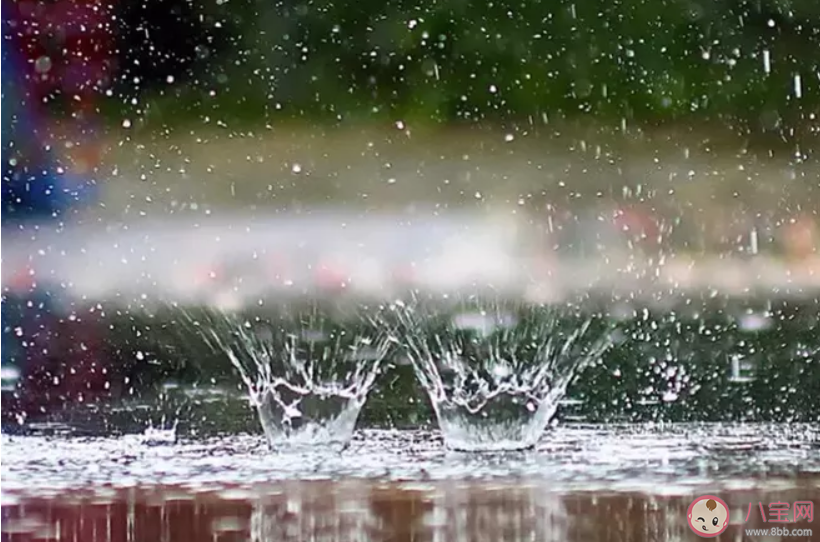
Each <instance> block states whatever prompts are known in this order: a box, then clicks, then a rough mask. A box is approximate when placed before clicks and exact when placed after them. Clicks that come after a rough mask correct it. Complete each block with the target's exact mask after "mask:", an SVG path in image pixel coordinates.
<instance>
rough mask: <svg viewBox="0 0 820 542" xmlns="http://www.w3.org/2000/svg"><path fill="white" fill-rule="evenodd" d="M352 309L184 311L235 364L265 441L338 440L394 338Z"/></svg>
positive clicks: (342, 440) (341, 442) (344, 439)
mask: <svg viewBox="0 0 820 542" xmlns="http://www.w3.org/2000/svg"><path fill="white" fill-rule="evenodd" d="M354 312H355V314H352V315H350V314H349V315H338V314H335V315H331V314H330V313H328V312H323V311H322V310H321V309H320V308H318V307H317V306H312V307H310V308H307V309H305V308H301V309H296V310H284V311H282V312H280V313H278V314H277V315H275V316H273V317H265V318H263V317H261V316H255V317H251V318H245V317H243V316H241V315H238V314H231V313H226V312H221V311H214V310H207V311H202V312H201V314H196V315H195V314H193V313H191V312H186V316H187V318H188V320H189V322H190V323H192V324H193V325H194V326H195V327H196V328H197V330H198V332H199V334H200V335H201V336H202V337H203V338H204V339H205V340H206V342H208V343H209V344H210V345H211V347H213V348H216V349H218V350H220V351H222V352H224V353H225V354H226V355H227V356H228V358H229V359H230V361H231V363H232V364H233V366H234V367H236V369H237V370H238V371H239V374H240V376H241V378H242V380H243V382H244V383H245V385H246V386H247V389H248V392H249V394H250V400H251V403H252V404H253V405H254V407H255V408H256V410H257V412H258V414H259V420H260V422H261V425H262V428H263V430H264V432H265V436H266V438H267V440H268V444H269V445H270V446H271V448H274V449H276V448H282V447H291V446H294V445H295V446H304V445H307V446H316V445H322V446H330V447H334V448H343V447H345V446H346V445H347V444H348V442H349V441H350V439H351V438H352V436H353V432H354V430H355V426H356V421H357V419H358V416H359V413H360V411H361V409H362V407H363V406H364V403H365V400H366V399H367V394H368V393H369V392H370V390H371V389H372V387H373V384H374V382H375V380H376V377H377V376H378V374H379V370H380V367H381V363H382V361H383V360H384V359H385V357H386V356H387V353H388V351H389V348H390V345H391V344H392V343H393V342H395V339H394V338H393V336H392V335H391V334H390V333H389V332H388V330H387V329H386V328H384V327H383V326H379V327H376V326H372V325H368V322H369V321H370V317H368V316H366V314H365V313H362V314H359V312H360V311H354Z"/></svg>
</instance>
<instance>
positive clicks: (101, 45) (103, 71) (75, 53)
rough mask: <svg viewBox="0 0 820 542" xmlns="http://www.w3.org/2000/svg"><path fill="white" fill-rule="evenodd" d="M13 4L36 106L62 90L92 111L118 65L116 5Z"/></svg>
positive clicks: (38, 0)
mask: <svg viewBox="0 0 820 542" xmlns="http://www.w3.org/2000/svg"><path fill="white" fill-rule="evenodd" d="M8 6H9V7H11V8H12V13H10V14H7V15H6V17H7V18H8V20H9V21H10V26H11V30H12V32H11V36H10V41H11V43H10V45H11V46H12V47H16V48H17V49H18V50H19V51H20V53H21V56H22V57H23V59H24V64H25V66H24V68H23V69H24V73H25V79H26V83H27V88H26V95H27V96H28V97H29V98H30V102H31V105H40V106H42V105H45V104H46V103H48V102H49V101H51V100H52V99H53V97H54V95H55V94H63V95H64V98H65V99H67V100H68V102H69V103H70V104H71V107H72V109H74V110H75V111H76V110H80V111H90V110H91V109H92V108H93V107H94V106H95V105H96V97H97V96H99V94H100V92H102V91H104V89H105V88H106V87H107V86H108V85H109V83H110V79H111V76H112V71H113V69H114V65H115V43H114V38H115V34H114V21H115V16H114V3H113V2H112V1H111V0H53V1H43V0H18V1H16V2H10V3H9V4H8Z"/></svg>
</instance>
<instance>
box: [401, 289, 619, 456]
mask: <svg viewBox="0 0 820 542" xmlns="http://www.w3.org/2000/svg"><path fill="white" fill-rule="evenodd" d="M458 305H459V306H458V307H457V310H456V311H455V316H454V315H453V312H448V313H443V314H442V313H441V312H440V310H438V311H435V312H434V310H432V308H431V307H428V306H426V305H425V304H424V303H420V302H418V300H416V301H414V303H413V304H411V305H405V304H403V303H397V304H396V305H395V306H394V307H393V314H394V315H395V319H396V321H397V322H398V328H399V329H400V330H401V334H402V336H403V338H404V344H405V346H406V349H407V352H408V354H409V357H410V358H411V360H412V362H413V366H414V368H415V372H416V375H417V377H418V379H419V381H420V382H421V384H422V386H423V387H424V389H425V390H426V391H427V393H428V394H429V396H430V400H431V402H432V404H433V407H434V410H435V412H436V416H437V418H438V422H439V426H440V428H441V431H442V434H443V436H444V439H445V442H446V444H447V446H448V447H449V448H451V449H455V450H461V451H481V450H512V449H526V448H531V447H533V446H535V444H536V443H537V441H538V439H539V437H540V436H541V434H542V433H543V431H544V429H545V428H546V426H547V424H548V423H549V422H550V420H551V419H552V418H553V417H554V415H555V412H556V410H557V408H558V404H559V401H560V400H561V399H562V398H563V397H564V395H565V394H566V390H567V387H568V386H569V385H570V384H571V383H572V381H573V380H574V378H575V377H576V376H577V375H578V374H579V372H580V371H581V370H582V369H583V368H584V367H586V365H587V364H589V363H590V362H593V361H595V360H597V359H599V358H600V357H601V355H602V354H603V353H604V351H605V350H606V349H607V348H608V347H609V345H610V333H609V331H610V330H609V326H608V325H606V324H605V323H604V322H605V320H604V318H603V317H595V316H590V315H584V314H582V313H580V311H577V310H576V309H574V308H572V307H570V306H565V307H553V306H526V305H521V304H517V303H512V302H501V301H488V300H478V299H471V300H467V301H464V302H460V303H459V304H458Z"/></svg>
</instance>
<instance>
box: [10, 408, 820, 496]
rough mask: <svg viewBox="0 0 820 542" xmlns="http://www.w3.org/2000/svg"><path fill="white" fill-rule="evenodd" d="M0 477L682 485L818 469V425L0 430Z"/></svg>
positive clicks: (59, 483) (40, 485) (62, 484)
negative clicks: (269, 434) (210, 434)
mask: <svg viewBox="0 0 820 542" xmlns="http://www.w3.org/2000/svg"><path fill="white" fill-rule="evenodd" d="M3 455H4V460H5V461H3V465H2V478H3V484H4V486H3V489H4V490H5V491H9V490H13V491H15V492H22V493H28V492H33V493H37V492H38V491H46V492H48V491H53V490H57V489H70V488H81V487H94V486H102V485H105V486H106V487H113V486H119V487H132V486H135V485H140V484H148V485H151V484H191V485H199V484H212V483H215V484H229V485H233V484H240V485H253V484H257V483H265V482H271V481H275V480H311V479H318V480H322V479H337V478H378V479H384V480H419V481H425V480H460V479H483V480H488V479H492V478H500V479H503V478H509V477H517V478H526V479H538V480H541V481H542V482H543V483H548V484H549V486H550V487H551V488H552V489H553V490H558V489H562V490H580V489H596V488H597V489H600V488H609V489H614V488H623V489H624V490H626V489H647V490H651V491H654V492H657V491H664V492H666V491H669V492H673V493H674V492H681V491H683V492H685V491H687V489H686V488H687V487H689V486H692V485H697V484H702V483H716V482H727V483H728V482H730V481H735V483H752V480H755V479H765V478H769V477H782V478H786V479H797V478H803V477H815V476H818V477H820V429H818V427H817V426H816V425H798V424H795V425H784V424H771V425H763V424H748V425H731V424H668V425H662V424H658V425H606V426H604V425H571V424H570V425H560V426H558V427H556V428H554V429H552V430H550V431H548V432H547V433H546V434H545V435H544V436H543V437H542V439H541V441H540V443H539V445H538V446H537V448H536V449H535V450H533V451H531V452H519V453H498V454H460V453H455V452H448V451H446V450H445V449H444V448H443V446H442V443H441V439H440V436H439V435H438V433H436V432H424V431H381V430H365V431H360V432H358V433H357V435H356V438H355V440H354V442H353V443H352V444H351V445H350V446H349V447H348V449H347V450H345V451H343V452H341V453H332V452H322V451H321V450H320V451H314V452H306V451H304V450H301V451H298V452H294V453H272V452H270V451H269V450H268V448H267V446H266V444H265V442H264V439H263V437H261V436H257V435H232V436H224V437H215V438H210V439H203V440H196V439H181V440H179V441H177V442H171V441H165V440H163V439H162V438H158V437H157V435H156V434H152V435H151V434H149V435H148V436H146V435H145V434H135V435H125V436H122V437H119V438H82V437H79V438H78V437H73V438H72V437H61V436H51V437H47V436H9V435H4V436H3Z"/></svg>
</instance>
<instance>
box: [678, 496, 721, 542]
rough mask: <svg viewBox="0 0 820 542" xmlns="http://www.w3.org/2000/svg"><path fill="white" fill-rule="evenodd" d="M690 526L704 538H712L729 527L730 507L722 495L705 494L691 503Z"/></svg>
mask: <svg viewBox="0 0 820 542" xmlns="http://www.w3.org/2000/svg"><path fill="white" fill-rule="evenodd" d="M687 521H688V522H689V528H690V529H692V531H694V533H695V534H696V535H698V536H700V537H702V538H712V537H714V536H717V535H719V534H720V533H722V532H723V531H725V530H726V528H727V527H729V507H728V506H726V503H725V502H723V499H721V498H720V497H715V496H714V495H704V496H702V497H698V498H697V499H695V500H694V501H692V504H690V505H689V512H688V513H687Z"/></svg>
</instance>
